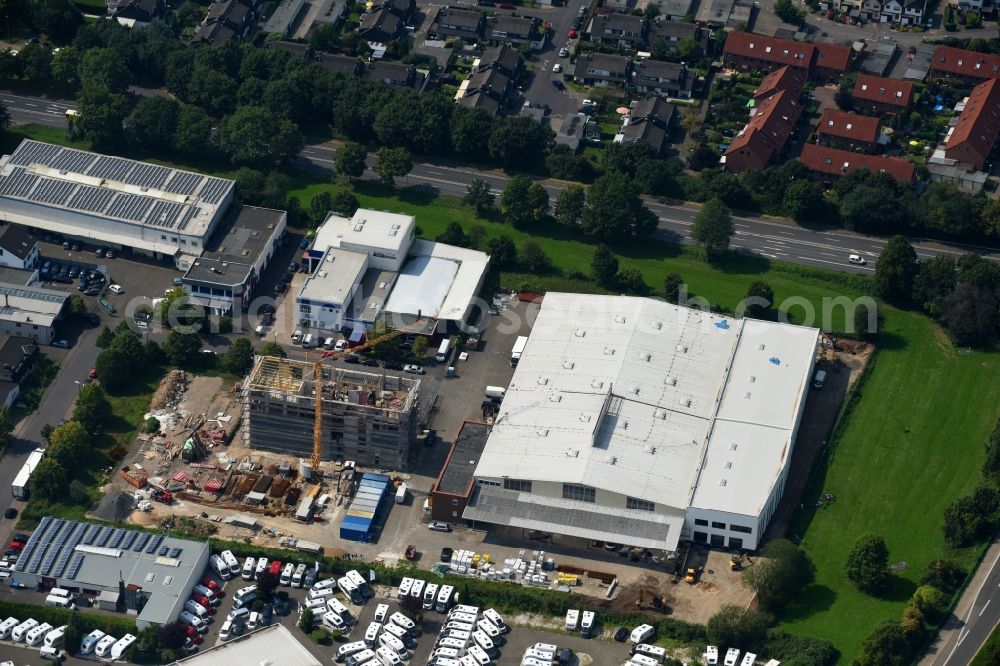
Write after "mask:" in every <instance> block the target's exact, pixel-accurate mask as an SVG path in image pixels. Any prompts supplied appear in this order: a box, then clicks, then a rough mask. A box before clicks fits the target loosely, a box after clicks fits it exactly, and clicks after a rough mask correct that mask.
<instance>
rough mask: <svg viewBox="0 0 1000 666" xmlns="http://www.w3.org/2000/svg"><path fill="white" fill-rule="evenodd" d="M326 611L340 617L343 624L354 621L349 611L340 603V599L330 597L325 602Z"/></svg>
mask: <svg viewBox="0 0 1000 666" xmlns="http://www.w3.org/2000/svg"><path fill="white" fill-rule="evenodd" d="M326 609H327V610H328V611H332V612H334V613H336V614H337V615H339V616H340V617H342V618H343V619H344V622H348V623H350V622H352V621H353V620H354V616H353V615H351V611H350V609H349V608H348V607H347V606H345V605H344V604H342V603H340V599H337V598H336V597H330V598H329V599H327V600H326Z"/></svg>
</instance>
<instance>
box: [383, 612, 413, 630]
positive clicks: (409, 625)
mask: <svg viewBox="0 0 1000 666" xmlns="http://www.w3.org/2000/svg"><path fill="white" fill-rule="evenodd" d="M389 622H392V623H393V624H395V625H397V626H400V627H402V628H403V629H406V631H408V632H409V633H411V634H412V633H414V632H415V631H416V628H417V625H415V624H414V623H413V620H411V619H410V618H408V617H406V616H405V615H403V614H402V613H393V614H392V615H390V616H389Z"/></svg>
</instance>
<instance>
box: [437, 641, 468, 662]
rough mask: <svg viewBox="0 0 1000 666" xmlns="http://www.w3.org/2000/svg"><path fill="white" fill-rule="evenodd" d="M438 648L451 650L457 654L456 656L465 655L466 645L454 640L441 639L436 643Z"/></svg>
mask: <svg viewBox="0 0 1000 666" xmlns="http://www.w3.org/2000/svg"><path fill="white" fill-rule="evenodd" d="M437 647H439V648H451V649H452V650H455V651H456V652H457V653H458V656H460V657H461V656H462V655H464V654H465V648H466V644H465V643H464V642H462V641H460V640H458V639H455V638H442V639H441V640H439V641H438V642H437Z"/></svg>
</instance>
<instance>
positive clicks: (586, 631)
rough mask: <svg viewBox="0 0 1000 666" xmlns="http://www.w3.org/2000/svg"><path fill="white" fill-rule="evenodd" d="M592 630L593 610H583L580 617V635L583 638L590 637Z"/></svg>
mask: <svg viewBox="0 0 1000 666" xmlns="http://www.w3.org/2000/svg"><path fill="white" fill-rule="evenodd" d="M593 631H594V611H583V617H582V618H580V635H581V636H583V637H584V638H590V635H591V633H593Z"/></svg>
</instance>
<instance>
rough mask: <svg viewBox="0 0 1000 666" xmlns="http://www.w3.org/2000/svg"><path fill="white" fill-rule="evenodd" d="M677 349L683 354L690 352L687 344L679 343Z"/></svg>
mask: <svg viewBox="0 0 1000 666" xmlns="http://www.w3.org/2000/svg"><path fill="white" fill-rule="evenodd" d="M677 351H679V352H680V353H682V354H687V353H688V348H687V345H677Z"/></svg>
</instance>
